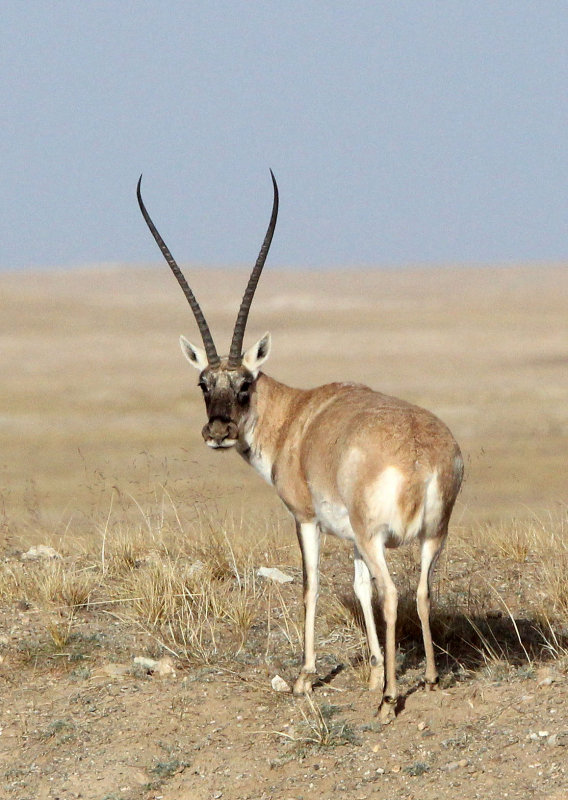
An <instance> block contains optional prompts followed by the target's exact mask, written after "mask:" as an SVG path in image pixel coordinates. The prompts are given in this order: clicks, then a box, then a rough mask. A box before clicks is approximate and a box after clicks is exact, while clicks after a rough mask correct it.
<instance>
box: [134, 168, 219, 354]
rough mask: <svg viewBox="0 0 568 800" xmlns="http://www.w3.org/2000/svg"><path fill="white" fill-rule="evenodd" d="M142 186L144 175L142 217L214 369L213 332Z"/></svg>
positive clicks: (140, 198) (141, 201)
mask: <svg viewBox="0 0 568 800" xmlns="http://www.w3.org/2000/svg"><path fill="white" fill-rule="evenodd" d="M141 184H142V175H140V178H139V180H138V186H137V187H136V195H137V197H138V205H139V206H140V211H141V212H142V216H143V217H144V219H145V220H146V225H147V226H148V227H149V228H150V232H151V234H152V236H153V237H154V239H155V240H156V242H157V244H158V247H159V248H160V250H161V251H162V255H163V256H164V258H165V259H166V261H167V262H168V264H169V266H170V269H171V271H172V272H173V273H174V275H175V276H176V278H177V282H178V283H179V285H180V286H181V288H182V291H183V293H184V295H185V296H186V298H187V302H188V303H189V305H190V306H191V310H192V311H193V314H194V316H195V321H196V322H197V324H198V326H199V332H200V333H201V338H202V339H203V344H204V346H205V352H206V354H207V361H208V362H209V364H210V365H211V366H212V367H215V366H217V365H218V364H219V363H220V361H221V359H220V358H219V356H218V355H217V350H216V349H215V343H214V342H213V337H212V336H211V331H210V330H209V325H208V324H207V321H206V319H205V317H204V316H203V312H202V310H201V308H200V306H199V303H198V302H197V300H196V299H195V295H194V294H193V292H192V291H191V289H190V288H189V284H188V282H187V281H186V279H185V277H184V274H183V272H182V271H181V269H180V268H179V267H178V265H177V264H176V262H175V259H174V257H173V256H172V254H171V253H170V251H169V249H168V246H167V245H166V243H165V242H164V240H163V239H162V237H161V236H160V234H159V233H158V229H157V228H156V226H155V225H154V223H153V222H152V220H151V218H150V215H149V214H148V212H147V211H146V206H145V205H144V201H143V200H142V193H141V191H140V186H141Z"/></svg>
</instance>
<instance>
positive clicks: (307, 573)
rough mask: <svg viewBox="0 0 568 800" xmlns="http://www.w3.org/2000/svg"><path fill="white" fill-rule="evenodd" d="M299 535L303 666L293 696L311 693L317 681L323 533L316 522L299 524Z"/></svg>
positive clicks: (297, 523)
mask: <svg viewBox="0 0 568 800" xmlns="http://www.w3.org/2000/svg"><path fill="white" fill-rule="evenodd" d="M296 533H297V535H298V542H299V544H300V550H301V551H302V571H303V577H304V663H303V665H302V669H301V672H300V674H299V675H298V678H297V679H296V682H295V684H294V689H293V692H294V694H304V693H305V692H311V691H312V683H313V682H314V679H315V677H316V651H315V620H316V605H317V600H318V590H319V548H320V531H319V528H318V526H317V523H315V522H302V523H300V522H296Z"/></svg>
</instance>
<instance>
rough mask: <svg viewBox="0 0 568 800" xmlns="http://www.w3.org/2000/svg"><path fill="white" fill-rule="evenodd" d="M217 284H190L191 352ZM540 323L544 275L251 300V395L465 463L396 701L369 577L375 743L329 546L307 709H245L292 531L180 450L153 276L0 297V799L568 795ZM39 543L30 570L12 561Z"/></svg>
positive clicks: (218, 280)
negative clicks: (409, 419)
mask: <svg viewBox="0 0 568 800" xmlns="http://www.w3.org/2000/svg"><path fill="white" fill-rule="evenodd" d="M244 282H245V276H244V275H243V274H242V273H238V272H235V273H234V274H233V273H230V272H220V271H209V272H205V271H200V270H197V271H195V278H194V279H192V285H193V288H194V289H195V291H196V294H197V295H198V297H199V298H200V300H201V301H202V304H203V306H204V309H205V311H206V313H207V316H208V318H209V321H210V324H211V326H212V328H213V331H214V333H215V338H216V340H217V343H218V347H219V348H220V349H224V348H225V347H226V346H227V343H228V341H229V338H230V331H231V326H232V323H233V321H234V317H235V314H236V307H237V305H238V301H239V299H240V297H241V294H242V288H243V285H244ZM567 305H568V270H567V269H566V268H565V267H563V266H559V267H544V266H542V267H537V266H533V267H508V268H499V269H492V268H485V269H481V268H469V269H450V268H448V269H436V270H434V269H432V270H418V269H416V270H408V271H402V272H385V271H376V272H373V273H362V272H357V271H349V272H345V273H343V274H338V273H327V274H323V273H322V274H308V275H303V274H301V273H299V272H288V273H285V272H272V273H271V272H270V268H269V267H267V272H266V274H265V275H264V276H263V282H262V283H261V286H260V287H259V291H258V297H257V300H256V301H255V305H254V307H253V310H252V313H251V319H250V323H249V326H250V327H249V331H248V333H247V337H246V340H247V341H253V340H254V339H255V338H258V336H260V335H261V334H262V333H264V331H265V330H267V329H270V330H271V332H272V334H273V337H274V338H273V355H272V356H271V359H270V361H269V363H268V365H267V371H268V372H269V373H270V374H272V375H274V376H275V377H277V378H279V379H280V380H283V381H285V382H288V383H290V384H292V385H297V386H310V385H317V384H318V383H323V382H326V381H330V380H337V379H345V380H359V381H363V382H365V383H367V384H369V385H371V386H373V387H375V388H378V389H380V390H382V391H386V392H389V393H392V394H396V395H398V396H402V397H404V398H405V399H408V400H411V401H413V402H416V403H419V404H421V405H424V406H426V407H427V408H429V409H431V410H433V411H434V412H435V413H437V414H438V415H439V416H440V417H442V419H444V420H445V421H446V422H447V423H448V425H449V426H450V428H451V429H452V431H453V432H454V434H455V436H456V438H457V439H458V441H459V442H460V444H461V446H462V450H463V452H464V456H465V458H466V469H467V475H466V482H465V485H464V489H463V491H462V493H461V495H460V498H459V500H458V504H457V507H456V510H455V512H454V516H453V525H452V526H451V530H450V537H449V541H448V547H447V549H446V551H445V554H444V556H443V558H442V560H441V562H440V565H439V568H438V571H437V581H436V596H435V604H434V610H433V632H434V638H435V642H436V644H437V647H438V660H439V666H440V669H441V673H442V678H441V683H440V688H439V690H438V691H435V692H425V691H424V689H423V687H422V686H421V684H420V676H421V667H422V645H421V641H420V634H419V623H418V621H417V616H416V613H415V610H414V599H413V592H414V590H415V585H416V580H417V565H416V553H415V552H414V551H413V550H412V549H409V550H405V551H401V552H396V553H393V555H392V559H391V562H392V571H393V575H394V577H395V580H396V582H397V585H398V587H399V592H400V614H399V632H398V641H399V643H400V646H399V653H398V671H399V677H400V685H401V692H402V698H401V702H400V704H399V707H398V709H397V710H398V714H397V718H396V720H395V721H394V722H393V723H392V724H390V725H388V726H381V725H380V724H379V721H378V719H377V717H376V716H375V712H376V706H377V698H376V697H375V696H374V695H373V694H372V693H369V692H368V691H367V690H366V689H365V688H364V686H365V649H364V637H363V635H362V631H361V624H360V619H359V616H358V611H357V607H356V604H355V602H354V600H353V596H352V591H351V569H352V566H351V563H350V562H351V555H350V553H349V550H348V548H347V547H346V546H345V545H344V544H343V543H340V542H335V541H334V540H330V539H329V538H328V539H327V541H326V542H325V544H324V553H323V556H322V573H323V575H324V579H323V585H322V592H321V598H320V604H319V615H318V624H317V636H318V653H319V659H318V669H319V675H320V677H321V684H320V685H319V686H317V687H316V689H315V692H314V695H313V699H312V700H310V699H308V698H300V699H298V698H293V697H292V696H291V695H290V694H286V693H278V692H275V691H274V690H273V689H272V687H271V679H272V678H273V677H274V676H275V675H276V674H278V675H280V676H282V677H283V678H284V679H285V680H286V681H288V682H291V681H292V680H293V678H294V677H295V674H296V672H297V670H298V668H299V664H300V657H301V645H300V637H301V618H302V612H301V602H300V600H301V597H300V595H301V569H300V561H299V554H298V552H297V545H296V543H295V540H294V538H295V537H294V533H293V525H292V522H291V520H290V519H289V517H288V516H287V514H286V512H285V510H284V509H283V508H282V507H281V505H280V501H279V500H278V498H277V497H276V496H275V495H274V494H273V492H272V490H271V489H270V487H268V486H265V485H264V484H263V483H262V481H261V480H260V478H258V476H256V475H255V474H254V473H253V472H252V471H251V470H250V468H248V467H247V466H246V465H245V464H244V463H241V462H240V460H239V459H238V457H237V456H236V455H235V454H231V453H224V454H219V453H213V452H211V451H210V450H208V449H207V448H205V447H204V445H203V443H202V441H201V437H200V429H201V426H202V424H203V418H204V412H203V409H202V407H201V403H202V401H201V398H200V396H199V393H198V391H197V389H196V388H195V383H196V374H195V373H194V372H193V370H191V369H190V368H189V367H187V365H186V364H185V362H184V361H183V359H182V356H181V354H180V352H179V348H178V345H177V342H176V338H177V335H178V334H179V333H181V332H183V333H185V334H186V335H188V336H189V337H190V338H192V339H193V340H195V341H196V340H198V337H197V335H196V333H195V327H194V323H193V320H192V317H191V314H190V312H189V310H188V309H187V306H186V305H185V301H184V298H183V296H182V295H181V292H180V291H179V288H178V287H177V286H176V285H175V282H174V281H173V279H172V278H171V276H170V275H169V274H168V271H167V268H166V267H165V266H162V265H160V266H156V267H154V268H152V269H133V268H131V269H124V270H119V269H110V268H107V269H100V270H98V269H90V270H80V271H76V272H73V273H66V274H55V273H50V274H43V275H15V274H14V275H10V274H6V275H2V276H0V314H1V316H0V320H1V321H0V326H1V327H0V336H1V349H0V359H1V361H0V365H1V369H2V389H1V390H0V433H1V442H2V450H1V453H2V455H1V458H0V532H1V535H2V564H1V568H2V575H1V576H0V579H1V585H0V608H1V611H2V617H1V622H0V657H1V659H2V661H1V663H0V681H1V686H2V692H1V697H0V714H1V717H0V798H4V797H5V798H6V800H12V799H13V798H17V800H36V798H37V800H41V799H42V798H60V800H71V798H85V799H86V800H117V799H118V798H125V800H138V798H143V799H144V800H146V799H148V800H149V799H150V798H155V799H156V800H157V798H164V800H193V799H194V798H195V800H202V798H203V800H213V799H216V798H225V799H226V800H233V799H234V800H237V799H240V798H243V800H244V799H245V798H250V800H253V798H254V800H257V798H258V800H260V798H266V800H268V798H275V800H287V799H288V798H305V800H307V799H308V798H316V797H317V798H331V797H334V798H335V797H337V796H340V797H341V796H343V797H346V798H357V799H358V800H364V799H365V798H372V797H380V798H384V799H385V800H395V798H396V800H403V799H404V800H414V799H416V800H418V799H420V800H434V798H458V797H459V798H463V800H473V798H482V799H483V800H490V799H492V798H495V800H497V798H499V800H501V798H519V800H520V799H521V798H522V799H523V800H524V798H527V797H532V796H539V797H542V798H548V799H549V800H561V798H562V799H564V798H568V774H567V773H568V523H567V506H566V501H567V494H566V490H567V481H566V479H567V475H568V470H567V458H566V452H567V445H568V314H567V313H566V310H567ZM40 544H43V545H50V546H52V547H53V548H54V549H55V550H56V551H57V553H58V556H59V557H56V558H54V559H51V560H43V561H30V560H22V555H23V554H25V553H26V552H27V551H28V550H29V548H30V547H31V546H33V545H40ZM265 565H268V566H278V567H280V568H281V569H282V570H284V571H285V572H287V573H288V574H289V575H290V576H291V577H292V578H293V579H294V580H293V582H292V583H289V584H286V585H284V586H279V585H276V584H270V583H267V582H266V581H263V580H261V579H259V578H257V577H256V569H257V568H258V567H260V566H265ZM378 618H379V617H378ZM137 656H143V657H149V658H151V659H154V660H156V661H158V662H159V664H160V665H161V666H162V667H164V669H163V671H164V674H163V675H161V676H160V675H159V674H158V672H157V671H156V670H154V671H152V670H151V669H150V668H149V667H147V666H144V665H141V664H137V663H135V662H134V658H135V657H137Z"/></svg>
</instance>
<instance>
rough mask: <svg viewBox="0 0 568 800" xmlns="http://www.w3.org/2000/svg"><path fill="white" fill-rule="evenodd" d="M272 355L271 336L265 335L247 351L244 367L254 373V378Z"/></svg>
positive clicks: (244, 357)
mask: <svg viewBox="0 0 568 800" xmlns="http://www.w3.org/2000/svg"><path fill="white" fill-rule="evenodd" d="M269 355H270V334H269V333H265V334H264V336H263V337H262V339H259V340H258V342H257V343H256V344H253V346H252V347H249V349H248V350H247V351H246V353H245V354H244V356H243V367H245V369H248V371H249V372H252V374H253V375H254V377H255V378H256V376H257V375H258V372H259V370H260V367H261V365H262V364H264V362H265V361H266V359H267V358H268V356H269Z"/></svg>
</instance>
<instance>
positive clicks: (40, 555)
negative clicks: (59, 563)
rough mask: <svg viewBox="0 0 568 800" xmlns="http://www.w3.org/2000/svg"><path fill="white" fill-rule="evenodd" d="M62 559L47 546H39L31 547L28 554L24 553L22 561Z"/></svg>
mask: <svg viewBox="0 0 568 800" xmlns="http://www.w3.org/2000/svg"><path fill="white" fill-rule="evenodd" d="M56 558H61V554H60V553H58V552H57V550H54V549H53V547H50V546H49V545H47V544H38V545H35V546H34V547H30V549H29V550H28V551H27V553H22V555H21V559H22V561H50V560H52V559H56Z"/></svg>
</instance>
